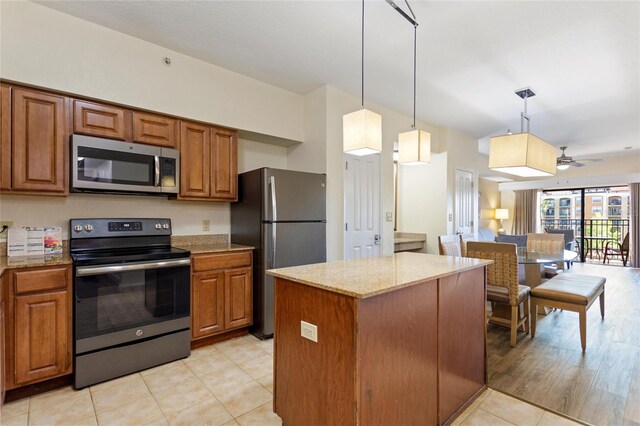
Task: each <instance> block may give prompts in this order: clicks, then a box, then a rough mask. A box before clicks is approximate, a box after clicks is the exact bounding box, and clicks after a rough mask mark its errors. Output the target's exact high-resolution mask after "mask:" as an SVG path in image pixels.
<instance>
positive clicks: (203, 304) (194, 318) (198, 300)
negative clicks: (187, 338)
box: [191, 271, 224, 339]
mask: <svg viewBox="0 0 640 426" xmlns="http://www.w3.org/2000/svg"><path fill="white" fill-rule="evenodd" d="M191 281H192V282H191V289H192V302H191V304H192V309H191V336H192V337H193V338H194V339H197V338H200V337H205V336H209V335H212V334H216V333H219V332H221V331H224V272H219V271H218V272H212V273H202V274H194V275H192V280H191Z"/></svg>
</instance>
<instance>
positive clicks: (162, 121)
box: [133, 112, 180, 148]
mask: <svg viewBox="0 0 640 426" xmlns="http://www.w3.org/2000/svg"><path fill="white" fill-rule="evenodd" d="M179 130H180V128H179V125H178V120H176V119H173V118H169V117H164V116H162V115H156V114H147V113H144V112H134V113H133V141H134V142H141V143H146V144H149V145H157V146H163V147H167V148H177V147H178V138H179V137H180V132H179Z"/></svg>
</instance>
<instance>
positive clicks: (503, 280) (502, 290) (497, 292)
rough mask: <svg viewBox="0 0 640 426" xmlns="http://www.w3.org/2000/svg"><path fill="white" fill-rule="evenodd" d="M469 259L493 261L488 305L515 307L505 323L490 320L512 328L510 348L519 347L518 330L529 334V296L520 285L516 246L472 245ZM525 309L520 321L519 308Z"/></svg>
mask: <svg viewBox="0 0 640 426" xmlns="http://www.w3.org/2000/svg"><path fill="white" fill-rule="evenodd" d="M467 256H468V257H474V258H476V259H487V260H492V261H493V263H492V264H491V265H488V266H487V301H489V302H491V303H498V304H504V305H508V306H509V307H511V318H510V319H505V318H500V317H497V316H495V315H493V313H492V315H491V318H490V320H491V321H493V322H497V323H501V324H504V325H507V326H509V328H510V331H511V338H510V344H511V347H512V348H515V346H516V338H517V332H518V328H520V327H521V326H522V327H523V329H524V332H525V333H527V334H529V292H530V289H529V287H527V286H526V285H520V284H519V282H518V281H519V279H518V253H517V247H516V245H515V244H511V243H489V242H480V241H469V242H468V243H467ZM520 305H523V309H522V312H523V316H522V318H520V315H519V310H518V307H519V306H520Z"/></svg>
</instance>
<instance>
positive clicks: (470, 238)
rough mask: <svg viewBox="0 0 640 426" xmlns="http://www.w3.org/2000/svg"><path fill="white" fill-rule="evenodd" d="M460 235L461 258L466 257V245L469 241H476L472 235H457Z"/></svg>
mask: <svg viewBox="0 0 640 426" xmlns="http://www.w3.org/2000/svg"><path fill="white" fill-rule="evenodd" d="M459 235H460V251H461V253H462V257H467V243H468V242H469V241H478V240H477V238H476V236H475V235H474V234H459Z"/></svg>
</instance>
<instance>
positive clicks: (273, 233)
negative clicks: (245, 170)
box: [269, 176, 278, 268]
mask: <svg viewBox="0 0 640 426" xmlns="http://www.w3.org/2000/svg"><path fill="white" fill-rule="evenodd" d="M269 186H271V212H272V218H273V222H274V223H273V224H272V226H271V267H272V268H275V267H276V237H277V234H276V224H275V222H276V221H277V220H278V210H277V204H276V177H275V176H269Z"/></svg>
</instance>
